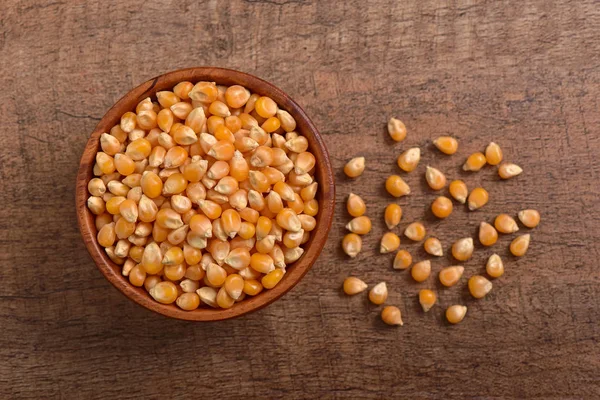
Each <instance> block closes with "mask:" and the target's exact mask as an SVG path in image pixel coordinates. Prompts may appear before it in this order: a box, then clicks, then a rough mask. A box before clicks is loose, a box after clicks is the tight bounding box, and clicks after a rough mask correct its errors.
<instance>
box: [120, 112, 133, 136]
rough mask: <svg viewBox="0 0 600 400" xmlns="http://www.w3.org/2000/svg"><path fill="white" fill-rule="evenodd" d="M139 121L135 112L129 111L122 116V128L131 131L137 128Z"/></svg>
mask: <svg viewBox="0 0 600 400" xmlns="http://www.w3.org/2000/svg"><path fill="white" fill-rule="evenodd" d="M136 123H137V116H136V115H135V113H134V112H131V111H127V112H126V113H125V114H123V115H122V116H121V129H122V130H123V131H124V132H127V133H129V132H131V131H132V130H134V129H135V126H136Z"/></svg>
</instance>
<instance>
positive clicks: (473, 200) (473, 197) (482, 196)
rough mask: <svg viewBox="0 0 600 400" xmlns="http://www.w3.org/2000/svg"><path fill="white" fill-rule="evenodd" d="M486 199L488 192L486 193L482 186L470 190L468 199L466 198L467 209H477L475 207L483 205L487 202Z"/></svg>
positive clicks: (487, 198)
mask: <svg viewBox="0 0 600 400" xmlns="http://www.w3.org/2000/svg"><path fill="white" fill-rule="evenodd" d="M488 200H489V194H488V192H487V190H485V189H484V188H482V187H478V188H475V189H473V190H472V191H471V193H470V194H469V199H468V203H469V210H471V211H473V210H477V209H479V208H481V207H483V206H484V205H486V204H487V202H488Z"/></svg>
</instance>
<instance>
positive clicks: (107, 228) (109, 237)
mask: <svg viewBox="0 0 600 400" xmlns="http://www.w3.org/2000/svg"><path fill="white" fill-rule="evenodd" d="M97 239H98V244H100V246H102V247H110V246H112V245H113V244H114V243H115V241H116V240H117V234H116V233H115V223H114V222H111V223H110V224H106V225H104V226H103V227H102V228H101V229H100V231H98V235H97Z"/></svg>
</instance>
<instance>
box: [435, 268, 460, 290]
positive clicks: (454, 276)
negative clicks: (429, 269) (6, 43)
mask: <svg viewBox="0 0 600 400" xmlns="http://www.w3.org/2000/svg"><path fill="white" fill-rule="evenodd" d="M463 272H465V268H464V267H463V266H461V265H455V266H452V267H446V268H442V269H441V270H440V273H439V275H438V278H439V279H440V282H441V284H442V285H444V286H446V287H451V286H454V285H456V284H457V283H458V281H459V280H460V277H461V276H462V275H463Z"/></svg>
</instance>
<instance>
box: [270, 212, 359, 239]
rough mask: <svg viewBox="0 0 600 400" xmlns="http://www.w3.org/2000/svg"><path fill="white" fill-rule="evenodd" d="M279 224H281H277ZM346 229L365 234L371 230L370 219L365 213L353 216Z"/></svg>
mask: <svg viewBox="0 0 600 400" xmlns="http://www.w3.org/2000/svg"><path fill="white" fill-rule="evenodd" d="M279 225H281V224H279ZM346 229H348V230H349V231H350V232H352V233H357V234H359V235H366V234H367V233H369V232H370V231H371V219H370V218H369V217H367V216H366V215H363V216H361V217H356V218H353V219H352V220H351V221H350V222H348V224H347V225H346Z"/></svg>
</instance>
